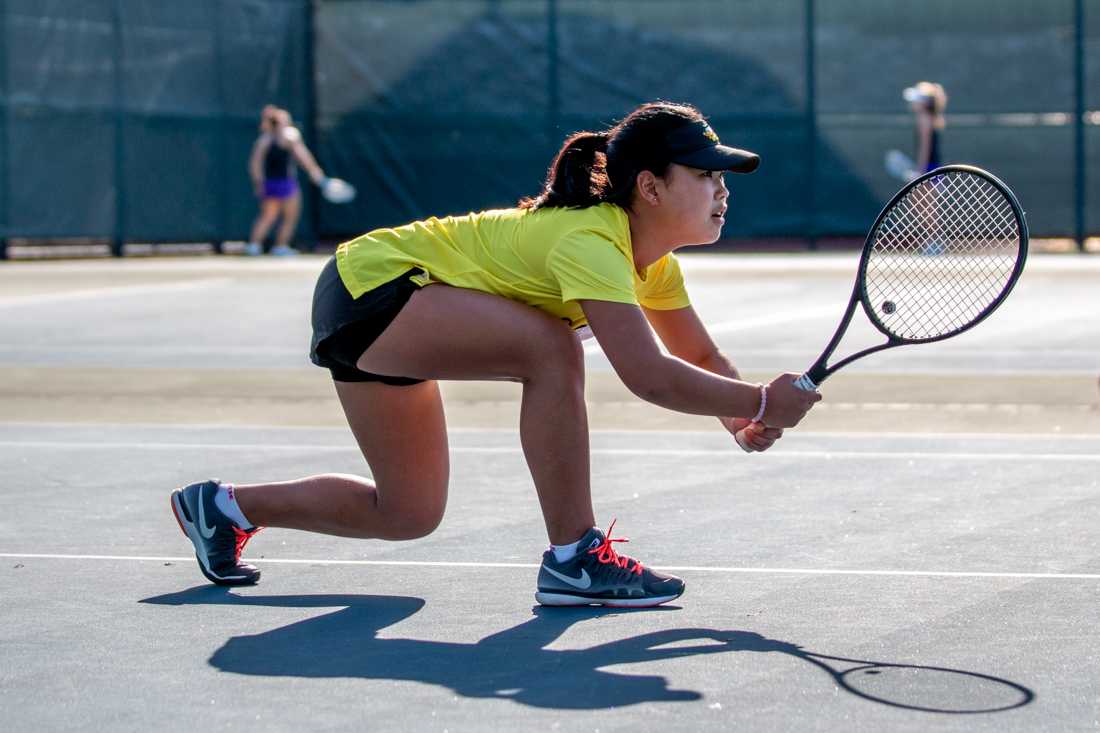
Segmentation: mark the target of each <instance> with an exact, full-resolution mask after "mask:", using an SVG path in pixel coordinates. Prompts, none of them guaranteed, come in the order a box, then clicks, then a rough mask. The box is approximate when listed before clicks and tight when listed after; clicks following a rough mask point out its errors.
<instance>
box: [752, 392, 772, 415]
mask: <svg viewBox="0 0 1100 733" xmlns="http://www.w3.org/2000/svg"><path fill="white" fill-rule="evenodd" d="M766 409H768V385H766V384H761V385H760V409H759V410H757V411H756V415H755V416H754V417H753V419H752V421H753V422H760V421H761V420H763V419H764V410H766Z"/></svg>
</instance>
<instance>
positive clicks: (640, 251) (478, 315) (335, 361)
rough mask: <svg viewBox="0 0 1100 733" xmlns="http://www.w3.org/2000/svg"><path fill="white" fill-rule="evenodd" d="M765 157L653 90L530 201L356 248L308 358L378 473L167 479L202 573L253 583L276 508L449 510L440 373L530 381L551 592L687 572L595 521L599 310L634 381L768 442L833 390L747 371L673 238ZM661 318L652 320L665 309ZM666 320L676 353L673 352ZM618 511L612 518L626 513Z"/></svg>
mask: <svg viewBox="0 0 1100 733" xmlns="http://www.w3.org/2000/svg"><path fill="white" fill-rule="evenodd" d="M758 163H759V158H758V157H757V156H756V155H754V154H753V153H749V152H746V151H744V150H738V149H736V148H731V147H727V146H725V145H722V144H721V143H720V142H719V140H718V136H717V135H716V134H715V133H714V131H713V130H711V128H710V126H709V125H708V124H707V123H706V121H705V120H704V119H703V117H702V115H700V114H699V112H698V111H696V110H695V109H694V108H692V107H689V106H686V105H676V104H668V103H651V104H646V105H643V106H641V107H639V108H638V109H636V110H635V111H633V112H632V113H631V114H630V115H628V116H627V117H626V118H625V119H623V120H622V121H621V122H620V123H619V124H618V125H616V126H615V127H614V128H612V129H611V130H609V131H607V132H601V133H595V132H581V133H577V134H574V135H572V136H571V137H569V138H568V139H567V140H566V141H565V143H564V145H563V146H562V148H561V150H560V151H559V152H558V154H557V157H556V158H555V159H554V161H553V164H552V165H551V167H550V171H549V173H548V176H547V180H546V184H545V187H544V189H543V190H542V192H541V193H540V194H539V195H538V196H536V197H534V198H529V199H524V200H523V201H521V202H520V203H519V205H518V206H517V207H516V208H512V209H503V210H492V211H483V212H480V213H472V214H467V215H466V216H451V217H446V218H442V219H439V218H431V219H427V220H425V221H418V222H414V223H412V224H408V225H406V226H402V227H397V228H395V229H378V230H375V231H373V232H369V233H367V234H364V235H363V236H361V237H359V238H358V239H354V240H352V241H350V242H346V243H344V244H341V245H340V246H339V247H338V249H337V251H336V255H335V257H334V258H333V259H332V260H330V261H329V262H328V264H327V265H326V266H325V267H324V269H323V271H322V272H321V275H320V277H319V279H318V282H317V287H316V290H315V293H314V300H313V329H314V332H313V343H312V349H311V357H312V360H313V361H314V362H315V363H316V364H318V365H320V366H323V367H326V368H328V369H329V370H330V371H331V373H332V378H333V380H334V381H335V387H336V393H337V395H338V396H339V399H340V402H341V404H342V405H343V408H344V412H345V414H346V416H347V420H348V424H349V425H350V426H351V430H352V432H353V433H354V434H355V437H356V439H357V441H358V443H359V446H360V448H361V449H362V451H363V455H364V457H365V458H366V461H367V463H368V464H369V466H370V469H371V473H372V475H373V480H368V479H366V478H360V477H358V476H348V475H340V474H324V475H320V476H308V477H306V478H300V479H295V480H293V481H287V482H283V483H275V484H264V485H260V484H254V485H231V484H227V483H219V482H218V481H216V480H211V481H206V482H202V483H196V484H192V485H190V486H187V487H185V488H183V489H180V490H177V491H175V492H173V494H172V506H173V509H174V511H175V514H176V518H177V519H178V520H179V523H180V526H181V528H182V529H183V531H184V533H185V534H186V535H187V536H188V537H189V538H190V539H191V540H192V542H193V543H194V545H195V549H196V554H197V557H198V560H199V564H200V567H201V569H202V572H203V573H204V574H205V575H206V577H207V578H208V579H210V580H211V581H213V582H215V583H219V584H226V585H232V584H246V583H255V582H256V581H257V579H258V578H259V576H260V571H259V570H257V569H256V568H255V567H253V566H252V565H248V564H244V563H242V562H241V560H240V551H241V548H242V547H243V546H244V543H245V542H246V541H247V540H248V538H249V537H251V536H252V534H253V533H254V532H256V531H257V530H258V528H259V527H261V526H268V527H288V528H294V529H302V530H308V531H312V532H323V533H327V534H332V535H339V536H346V537H370V538H378V539H387V540H404V539H413V538H416V537H422V536H424V535H427V534H429V533H430V532H432V531H433V530H434V529H435V528H436V526H438V524H439V522H440V520H441V518H442V516H443V510H444V506H445V504H446V500H447V482H448V471H449V466H448V451H447V431H446V427H445V424H444V417H443V405H442V403H441V401H440V395H439V389H438V386H437V380H441V379H462V380H467V379H510V380H515V381H519V382H521V383H522V384H523V401H522V406H521V412H520V425H519V430H520V438H521V442H522V445H523V451H524V455H525V456H526V459H527V464H528V466H529V468H530V471H531V476H532V478H533V479H534V484H535V488H536V491H537V493H538V497H539V502H540V504H541V507H542V514H543V518H544V520H545V523H546V531H547V534H548V535H549V539H550V543H551V547H550V548H549V549H548V550H547V551H546V552H545V553H544V555H543V558H542V566H541V568H540V571H539V574H538V581H537V582H538V588H537V593H536V599H537V600H538V601H539V602H540V603H542V604H546V605H591V604H596V605H610V606H653V605H657V604H660V603H665V602H667V601H670V600H672V599H674V598H676V597H678V596H679V595H680V594H681V593H682V592H683V590H684V583H683V581H682V580H680V579H679V578H676V577H673V576H670V575H665V574H662V573H659V572H656V571H654V570H652V569H651V568H649V567H647V566H645V565H643V564H642V563H641V562H639V561H637V560H635V559H633V558H630V557H626V556H625V555H620V554H619V553H617V552H616V551H615V549H614V548H613V545H612V543H615V542H621V541H624V540H621V539H617V538H613V537H611V536H610V534H611V529H610V528H609V529H608V532H607V534H604V533H603V532H601V531H600V529H599V528H597V527H596V526H595V525H596V521H595V513H594V511H593V507H592V498H591V493H590V488H589V454H588V425H587V418H586V413H585V402H584V359H583V351H582V349H581V345H580V339H579V338H578V335H577V334H576V332H575V329H579V328H581V327H582V326H585V325H587V326H588V327H590V329H591V331H592V333H594V335H595V337H596V339H598V341H599V343H600V345H601V346H602V347H603V350H604V353H605V354H606V355H607V358H608V359H609V360H610V362H611V364H612V366H613V367H614V369H615V371H616V373H617V374H618V376H619V377H620V378H621V379H622V381H623V382H624V383H625V384H626V386H627V387H628V388H629V389H630V390H631V391H632V392H633V393H634V394H636V395H637V396H639V397H641V398H642V399H644V400H648V401H649V402H652V403H654V404H657V405H661V406H663V407H666V408H669V409H672V410H678V411H680V412H685V413H692V414H700V415H716V416H718V418H719V420H720V421H721V424H722V425H723V426H724V427H725V429H726V430H729V431H730V432H731V433H734V434H738V433H740V437H741V438H742V440H743V441H744V442H745V444H746V445H747V446H749V447H750V448H751V449H753V450H758V451H761V450H766V449H767V448H768V447H770V446H771V445H772V444H773V443H774V441H775V440H776V439H777V438H779V437H780V436H781V435H782V430H783V428H787V427H791V426H793V425H796V424H797V423H798V422H799V420H801V419H802V417H803V415H805V414H806V412H807V411H808V410H809V409H810V407H811V406H812V404H813V403H814V402H816V401H817V400H819V399H820V398H821V396H820V395H819V394H818V393H816V392H805V391H803V390H801V389H799V388H798V387H796V386H795V385H794V380H795V379H796V378H797V377H798V375H797V374H783V375H780V376H778V377H776V378H775V379H773V380H772V381H771V382H770V383H769V384H767V385H759V384H749V383H746V382H744V381H741V379H740V376H739V374H738V372H737V369H736V368H735V367H734V365H733V364H732V363H731V362H730V361H729V360H728V359H727V358H726V357H725V356H724V355H723V354H722V353H721V352H720V351H719V350H718V347H717V346H716V345H715V343H714V342H713V341H712V340H711V338H710V336H709V335H708V334H707V331H706V329H705V328H704V327H703V324H702V323H701V321H700V319H699V318H698V316H697V315H696V313H695V311H694V310H693V309H692V307H691V303H690V301H689V300H688V296H687V293H686V291H685V289H684V283H683V278H682V277H681V274H680V267H679V265H678V263H677V261H676V258H675V257H674V256H673V255H672V251H673V250H675V249H677V248H680V247H684V246H688V245H696V244H707V243H711V242H714V241H715V240H716V239H717V238H718V236H719V233H720V232H721V230H722V224H723V222H724V216H725V213H726V204H727V199H728V198H729V190H728V189H727V188H726V184H725V181H724V179H723V176H722V173H723V171H733V172H736V173H749V172H751V171H753V170H755V169H756V167H757V164H758ZM651 326H652V330H651V329H650V327H651ZM654 332H656V334H657V336H658V337H659V338H660V340H661V342H663V344H664V346H665V347H666V349H667V351H668V353H667V354H665V353H662V351H661V349H660V348H659V346H658V343H657V340H656V339H655V338H654V335H653V333H654ZM612 526H614V523H612Z"/></svg>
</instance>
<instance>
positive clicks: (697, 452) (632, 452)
mask: <svg viewBox="0 0 1100 733" xmlns="http://www.w3.org/2000/svg"><path fill="white" fill-rule="evenodd" d="M20 447H24V448H46V449H58V448H60V449H68V448H75V449H91V450H101V449H104V448H114V449H127V450H132V449H154V450H203V451H213V450H228V451H249V452H263V451H269V452H270V451H274V452H281V453H352V454H358V453H359V448H358V447H356V446H350V445H302V444H298V445H279V444H268V443H148V442H142V443H136V442H128V441H115V442H110V441H103V442H75V441H64V440H0V448H20ZM450 451H451V453H472V454H522V453H523V449H522V448H521V447H519V446H493V447H483V446H452V447H451V449H450ZM590 452H591V453H593V454H595V455H609V456H654V455H657V456H716V457H726V456H730V455H733V456H736V457H738V458H741V457H743V456H742V455H741V453H740V452H738V451H736V450H734V449H733V447H732V446H730V447H728V448H718V449H707V448H592V449H591V450H590ZM768 455H769V456H773V457H776V458H779V457H785V458H821V459H826V460H828V459H832V458H910V459H916V458H949V459H955V460H963V461H968V460H984V459H990V458H996V459H998V460H1004V461H1023V462H1026V461H1085V462H1089V463H1095V462H1100V454H1091V453H958V452H939V451H839V450H836V451H834V450H783V449H774V450H771V451H769V452H768ZM744 458H746V459H747V460H751V458H749V457H748V456H744Z"/></svg>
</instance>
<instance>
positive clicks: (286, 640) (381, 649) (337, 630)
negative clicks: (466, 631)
mask: <svg viewBox="0 0 1100 733" xmlns="http://www.w3.org/2000/svg"><path fill="white" fill-rule="evenodd" d="M140 602H141V603H150V604H155V605H194V604H199V605H203V604H211V605H233V606H267V607H276V608H336V610H334V611H332V612H331V613H327V614H323V615H321V616H316V617H313V618H309V619H306V620H303V621H299V622H296V623H293V624H289V625H287V626H282V627H279V628H275V629H272V630H270V631H265V632H263V633H260V634H254V635H241V636H234V637H231V638H230V639H229V640H228V641H226V642H225V643H224V644H223V645H222V646H221V647H219V648H218V649H216V650H215V651H214V653H213V654H212V655H211V656H210V658H209V664H210V665H211V666H213V667H214V668H216V669H218V670H220V671H224V672H233V673H236V674H244V675H256V676H264V677H305V678H361V679H377V680H406V681H412V682H421V683H429V684H433V685H438V686H439V687H442V688H446V689H449V690H451V691H453V692H454V693H455V694H458V695H463V696H465V697H471V698H500V699H510V700H512V701H514V702H515V703H517V704H520V705H527V706H531V707H537V708H556V709H587V710H593V709H607V708H616V707H623V706H628V705H636V704H640V703H645V702H691V701H696V700H700V699H702V697H703V695H702V693H700V692H698V691H696V690H691V689H676V688H674V687H673V686H672V685H671V683H670V681H669V680H668V679H667V678H666V677H663V676H660V675H644V674H627V673H624V672H614V671H608V670H607V669H606V668H608V667H613V666H615V665H621V664H637V663H645V662H657V661H661V660H667V659H674V658H680V657H693V656H697V655H707V654H723V653H730V652H758V653H768V652H770V653H780V654H788V655H790V656H792V657H795V658H797V659H801V660H803V661H807V662H810V663H811V664H813V665H814V666H815V667H818V668H820V669H823V670H824V671H826V672H827V673H829V674H830V676H831V677H832V678H833V680H834V682H835V683H836V684H837V685H838V686H839V687H840V689H843V690H845V691H846V692H849V693H851V694H853V695H856V696H857V697H860V698H862V699H864V700H867V701H870V702H877V703H881V704H884V705H889V706H892V707H899V708H906V709H910V710H917V711H926V712H938V713H984V712H997V711H1001V710H1008V709H1012V708H1016V707H1020V706H1022V705H1026V704H1027V703H1029V702H1031V700H1032V699H1033V698H1034V694H1033V693H1032V692H1031V691H1030V690H1028V689H1027V688H1025V687H1023V686H1021V685H1018V684H1016V683H1014V682H1010V681H1008V680H1002V679H999V678H996V677H992V676H989V675H982V674H978V673H974V672H966V671H962V670H951V669H946V668H940V667H920V666H917V665H903V664H893V663H888V662H870V661H866V660H855V659H846V658H843V657H830V656H826V655H821V654H815V653H812V652H807V651H804V650H803V649H801V648H800V647H799V646H797V645H795V644H791V643H788V642H784V641H778V640H775V639H769V638H767V637H764V636H762V635H760V634H757V633H754V632H751V631H738V630H716V629H708V628H675V629H666V630H662V631H656V632H651V633H646V634H639V635H636V636H630V637H626V638H622V639H616V640H614V641H610V642H607V643H604V644H597V645H595V646H591V647H588V648H584V649H549V648H547V647H549V646H550V645H552V644H553V643H554V642H555V641H556V640H557V639H559V638H560V637H561V636H562V635H563V634H564V633H565V632H566V631H567V630H568V629H569V628H570V627H571V626H573V625H574V624H576V623H578V622H581V621H586V620H591V619H594V618H606V617H614V616H626V615H629V614H633V613H672V612H675V611H676V610H678V609H677V608H676V607H674V606H663V607H659V608H654V609H645V610H623V609H599V608H543V607H539V606H536V607H535V608H534V609H533V611H532V613H533V615H532V617H531V618H530V619H529V620H527V621H525V622H523V623H521V624H519V625H517V626H514V627H511V628H508V629H504V630H502V631H499V632H497V633H495V634H491V635H489V636H486V637H485V638H483V639H481V640H480V641H477V642H476V643H457V642H448V641H435V640H427V639H410V638H393V637H385V638H380V637H379V632H380V631H381V630H382V629H384V628H386V627H388V626H392V625H394V624H396V623H399V622H400V621H403V620H405V619H407V618H409V617H411V616H413V615H415V614H416V613H417V612H419V611H420V609H421V608H423V606H424V604H425V601H424V600H423V599H421V598H414V597H406V596H381V595H377V596H375V595H357V594H335V595H323V594H322V595H298V596H244V595H237V594H236V593H233V592H231V591H229V590H228V589H224V588H217V587H214V586H199V587H196V588H192V589H189V590H186V591H182V592H179V593H171V594H166V595H162V596H156V597H152V598H146V599H144V600H142V601H140ZM824 660H830V661H833V662H843V663H845V664H855V665H856V666H855V667H853V668H851V669H848V670H844V671H841V670H839V669H837V668H835V667H834V666H830V665H829V663H827V662H825V661H824ZM899 670H904V671H906V672H907V673H908V674H910V676H911V673H912V671H913V670H927V671H930V672H933V673H935V674H939V675H945V677H944V679H943V680H942V681H944V682H947V683H950V684H954V683H956V682H957V681H958V679H979V678H980V680H981V681H982V682H983V683H984V684H986V685H992V686H993V687H995V688H997V690H996V692H997V695H996V697H997V700H998V703H997V704H996V705H989V704H983V703H981V702H980V701H974V700H971V701H969V703H967V702H966V701H965V700H963V701H962V704H961V705H960V704H953V705H951V706H944V705H936V704H921V702H922V700H920V699H918V700H916V703H915V704H914V702H913V701H912V700H891V699H890V698H889V696H888V695H887V694H884V693H883V691H882V690H881V687H882V685H881V684H880V685H879V686H878V687H877V688H875V689H868V686H867V684H866V683H865V682H864V680H865V679H870V678H872V677H874V678H875V679H876V681H879V682H881V680H882V679H883V677H880V676H878V673H881V672H883V671H890V672H896V671H899ZM960 675H961V676H962V677H960ZM948 678H950V679H948ZM909 681H910V682H911V680H909ZM902 683H903V684H906V683H907V681H906V680H902ZM927 687H928V685H927V684H925V685H923V686H921V689H922V690H926V688H927ZM955 687H956V688H957V687H958V685H957V684H956V685H955ZM984 692H988V690H984ZM907 693H908V694H910V695H912V694H913V692H912V690H907ZM917 694H921V693H920V691H918V692H917ZM954 694H955V695H956V699H955V702H956V703H959V702H960V701H959V700H958V694H959V693H957V692H956V693H954ZM1006 695H1008V696H1009V697H1012V700H1011V701H1010V702H1008V703H1006V702H1005V700H1006Z"/></svg>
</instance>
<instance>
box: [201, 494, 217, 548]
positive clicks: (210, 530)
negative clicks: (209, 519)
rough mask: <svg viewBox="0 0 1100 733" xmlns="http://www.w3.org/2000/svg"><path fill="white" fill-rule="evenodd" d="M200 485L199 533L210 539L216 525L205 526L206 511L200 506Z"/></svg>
mask: <svg viewBox="0 0 1100 733" xmlns="http://www.w3.org/2000/svg"><path fill="white" fill-rule="evenodd" d="M202 503H203V502H202V487H201V486H200V487H199V533H200V534H202V536H203V537H205V538H206V539H210V538H211V537H213V536H214V531H215V530H217V527H207V526H206V512H205V511H204V510H203V508H202Z"/></svg>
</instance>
